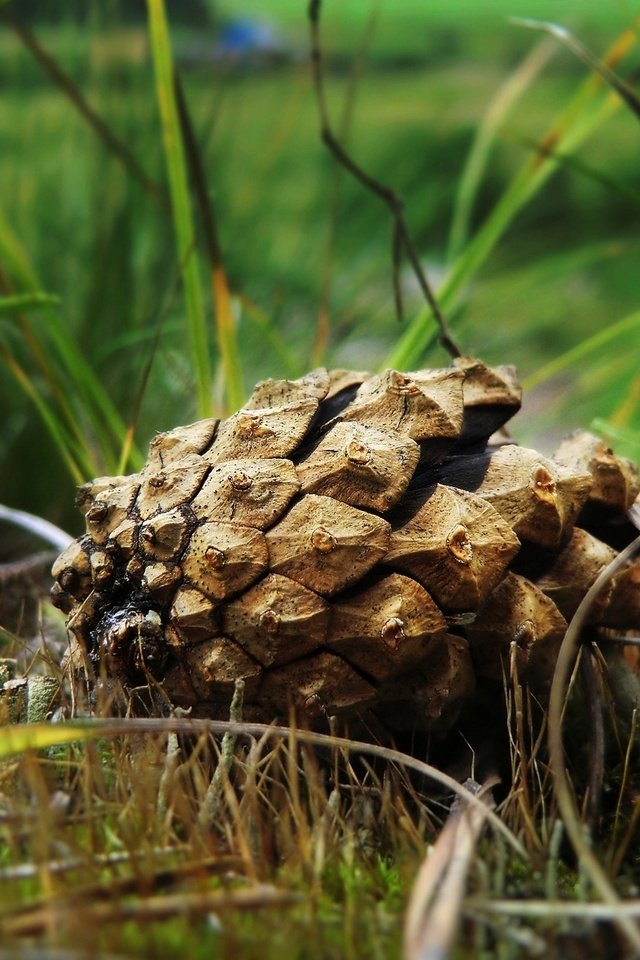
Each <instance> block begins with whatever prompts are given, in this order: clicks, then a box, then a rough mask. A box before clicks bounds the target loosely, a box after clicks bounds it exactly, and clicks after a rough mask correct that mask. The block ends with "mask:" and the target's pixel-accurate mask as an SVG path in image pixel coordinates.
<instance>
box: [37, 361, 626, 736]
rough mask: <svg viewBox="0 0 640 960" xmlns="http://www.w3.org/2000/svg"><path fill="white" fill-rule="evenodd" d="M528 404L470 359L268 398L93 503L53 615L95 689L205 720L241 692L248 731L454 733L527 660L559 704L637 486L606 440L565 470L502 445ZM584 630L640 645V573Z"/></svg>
mask: <svg viewBox="0 0 640 960" xmlns="http://www.w3.org/2000/svg"><path fill="white" fill-rule="evenodd" d="M519 398H520V392H519V387H518V384H517V380H516V376H515V372H514V370H513V368H512V367H496V368H493V369H490V368H488V367H486V366H485V365H484V364H482V363H480V362H479V361H477V360H474V359H472V358H461V359H458V360H456V361H455V362H454V363H453V364H452V366H451V367H450V368H448V369H444V370H423V371H418V372H416V373H410V374H405V373H400V372H398V371H394V370H390V371H387V372H386V373H384V374H382V375H376V376H370V375H368V374H366V373H360V372H351V371H345V370H339V371H332V372H330V373H327V371H325V370H318V371H314V372H313V373H311V374H309V375H308V376H307V377H303V378H302V379H300V380H297V381H288V380H282V381H274V380H267V381H264V382H263V383H261V384H258V385H257V387H256V388H255V390H254V391H253V393H252V395H251V397H250V398H249V399H248V400H247V402H246V404H245V405H244V407H243V408H242V409H241V410H239V411H238V412H237V413H235V414H234V415H233V416H231V417H229V419H227V420H225V421H222V422H220V423H219V422H218V421H216V420H205V421H201V422H198V423H194V424H190V425H188V426H185V427H179V428H177V429H176V430H172V431H169V432H168V433H163V434H159V435H158V436H156V437H155V438H154V440H153V441H152V443H151V445H150V448H149V458H148V461H147V463H146V464H145V467H144V468H143V470H142V471H141V472H140V473H139V474H138V475H136V476H132V477H114V478H109V477H102V478H99V479H98V480H95V481H93V482H92V483H89V484H86V485H85V486H84V487H82V488H81V489H80V491H79V495H78V505H79V507H80V509H81V510H82V512H83V513H84V515H85V518H86V535H85V536H83V537H82V538H80V539H79V540H78V541H77V542H75V543H74V544H72V545H71V546H70V547H69V548H68V550H66V551H65V553H64V554H62V556H61V557H59V558H58V560H57V561H56V563H55V565H54V571H53V572H54V576H55V578H56V581H57V583H56V586H55V587H54V593H53V596H54V601H55V602H56V603H57V604H58V605H59V606H60V607H61V608H62V609H63V610H65V612H67V613H68V614H69V621H68V622H69V628H70V630H71V631H72V632H73V633H74V634H75V639H76V641H77V643H78V644H79V645H80V647H81V648H82V649H83V650H84V651H85V654H86V657H85V659H86V661H87V662H88V663H89V664H90V665H92V667H93V669H94V670H95V671H96V672H98V673H99V672H106V673H107V674H113V675H115V676H117V677H118V678H119V679H120V680H123V681H124V682H125V683H126V684H128V685H130V686H135V685H139V684H144V683H146V682H147V681H149V680H150V679H153V681H154V682H160V683H161V684H162V685H163V687H164V690H165V691H166V694H167V695H168V697H169V698H170V699H171V700H172V701H173V702H174V703H175V704H177V705H180V706H183V707H193V708H194V711H195V713H196V714H199V715H205V716H206V715H209V716H216V717H226V716H227V714H228V707H229V701H230V698H231V695H232V692H233V687H234V683H235V680H236V679H239V678H242V679H243V680H244V681H245V710H246V714H247V716H249V717H257V718H260V719H271V718H274V717H280V718H284V717H286V715H287V712H288V710H289V709H290V707H292V706H294V707H296V708H298V709H299V710H301V711H303V712H304V713H306V715H307V717H308V719H309V720H310V721H311V722H316V721H317V720H319V719H322V718H325V717H326V716H329V715H332V714H338V715H344V716H347V717H349V716H358V715H362V714H364V715H365V717H366V716H370V717H371V716H372V715H375V716H376V717H377V720H378V721H381V722H382V723H383V724H384V725H385V726H386V727H387V728H389V729H391V730H397V731H410V730H414V729H417V730H429V729H433V728H434V727H446V726H447V725H450V724H451V723H452V722H453V721H454V720H455V716H456V713H457V711H458V709H459V707H460V706H461V705H463V704H464V703H466V702H467V701H468V700H469V698H470V697H471V696H472V695H473V690H474V685H475V683H476V681H477V679H478V678H484V677H486V678H492V679H494V680H498V681H499V680H500V678H501V676H502V672H503V670H504V669H507V670H508V669H509V665H510V664H511V663H514V662H515V664H516V665H517V668H518V673H519V676H520V677H521V678H522V679H524V680H526V681H528V682H529V683H530V684H532V685H533V686H534V687H535V688H536V690H538V691H540V692H543V691H544V689H545V687H546V686H547V685H548V683H549V681H550V678H551V674H552V671H553V665H554V662H555V657H556V653H557V650H558V646H559V644H560V642H561V640H562V637H563V634H564V631H565V629H566V624H567V621H568V620H569V619H570V618H571V616H573V614H574V612H575V610H576V608H577V606H578V605H579V603H580V601H581V599H582V598H583V597H584V595H585V593H586V592H587V590H588V589H589V587H590V585H591V584H592V583H593V581H594V580H595V578H596V577H597V575H598V573H599V572H600V570H602V569H603V568H604V566H606V564H607V563H608V562H609V561H610V560H611V559H612V558H613V557H614V556H615V555H616V553H617V550H619V549H620V547H621V546H622V545H623V544H624V543H625V542H628V541H629V540H630V538H631V536H632V530H631V525H630V524H629V523H628V522H627V521H626V519H625V511H626V510H627V509H628V508H629V507H630V505H631V504H632V503H633V502H634V500H635V499H636V497H637V496H638V487H639V484H638V472H637V469H636V468H635V467H634V465H633V464H631V463H630V462H629V461H627V460H623V459H620V458H617V457H616V456H615V455H614V454H613V453H612V452H611V451H610V450H608V449H607V448H606V446H605V445H604V444H603V442H602V441H600V440H598V439H597V438H596V437H592V436H590V435H589V434H584V433H581V434H577V435H574V436H572V437H570V438H568V440H567V441H565V442H564V443H563V444H562V445H561V447H560V448H559V450H558V452H557V454H556V455H555V456H554V457H551V458H549V457H544V456H542V455H541V454H539V453H537V452H536V451H535V450H528V449H526V448H522V447H519V446H517V445H516V444H515V443H512V442H505V438H504V436H501V437H500V441H499V442H498V440H492V434H493V433H494V432H495V431H496V430H498V429H499V428H500V427H502V425H503V424H504V423H505V422H506V421H507V420H508V419H509V418H510V417H511V416H512V415H513V414H514V413H515V412H516V410H517V409H518V407H519V402H520V401H519ZM591 620H592V623H593V624H594V628H595V629H598V628H599V627H600V626H603V627H607V628H615V629H616V630H636V631H637V630H638V628H640V568H639V567H638V565H636V566H632V567H628V568H627V569H625V570H623V571H622V572H621V573H619V574H618V575H617V577H616V578H615V580H614V581H613V583H612V584H611V586H610V588H609V589H608V590H607V591H605V592H604V593H603V595H602V596H601V597H600V598H599V600H598V602H597V604H596V605H595V606H594V607H593V609H592V612H591Z"/></svg>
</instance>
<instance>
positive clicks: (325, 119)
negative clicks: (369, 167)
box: [309, 0, 461, 357]
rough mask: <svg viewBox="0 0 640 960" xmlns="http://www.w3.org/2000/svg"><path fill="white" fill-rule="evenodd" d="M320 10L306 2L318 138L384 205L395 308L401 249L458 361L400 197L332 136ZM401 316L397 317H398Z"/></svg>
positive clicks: (316, 2) (316, 0)
mask: <svg viewBox="0 0 640 960" xmlns="http://www.w3.org/2000/svg"><path fill="white" fill-rule="evenodd" d="M321 6H322V0H310V2H309V22H310V28H311V68H312V72H313V85H314V89H315V93H316V102H317V105H318V114H319V117H320V135H321V137H322V140H323V142H324V143H325V145H326V146H327V147H328V149H329V150H330V152H331V153H332V154H333V156H334V157H335V158H336V160H337V161H338V163H341V164H342V166H343V167H345V169H347V170H348V171H349V173H351V174H352V176H353V177H354V178H355V179H356V180H357V181H358V182H359V183H361V184H362V186H363V187H365V188H366V189H367V190H369V192H370V193H373V194H374V195H375V196H377V197H378V198H379V199H380V200H382V202H383V203H384V204H386V206H387V208H388V210H389V212H390V214H391V216H392V218H393V245H392V266H393V284H394V298H395V302H396V308H398V306H399V304H400V281H399V279H398V265H399V255H398V251H399V249H401V248H404V251H405V253H406V255H407V257H408V259H409V262H410V264H411V266H412V268H413V271H414V273H415V276H416V279H417V281H418V284H419V286H420V289H421V290H422V293H423V295H424V297H425V299H426V301H427V303H428V304H429V307H430V308H431V311H432V313H433V316H434V319H435V321H436V324H437V327H438V331H439V339H440V343H441V345H442V346H443V347H444V349H445V350H446V351H447V352H448V353H449V354H450V355H451V356H452V357H459V356H461V351H460V349H459V348H458V346H457V345H456V343H455V342H454V340H453V339H452V337H451V334H450V333H449V329H448V327H447V323H446V321H445V318H444V315H443V314H442V311H441V310H440V306H439V304H438V301H437V299H436V297H435V294H434V292H433V290H432V288H431V284H430V283H429V280H428V279H427V275H426V272H425V270H424V268H423V266H422V263H421V262H420V257H419V256H418V253H417V251H416V248H415V245H414V243H413V239H412V237H411V234H410V232H409V228H408V227H407V223H406V220H405V218H404V211H403V206H404V205H403V202H402V200H401V199H400V197H399V196H398V195H397V194H396V193H395V191H393V190H392V189H391V188H390V187H388V186H387V185H386V184H384V183H381V182H380V181H379V180H376V178H375V177H372V176H371V174H369V173H367V172H366V171H365V170H363V168H362V167H361V166H359V165H358V164H357V163H356V162H355V160H354V159H353V158H352V157H351V156H350V155H349V154H348V153H347V152H346V150H345V149H344V147H343V146H342V145H341V143H340V142H339V140H337V139H336V137H335V136H334V134H333V132H332V128H331V122H330V119H329V111H328V108H327V101H326V97H325V90H324V72H323V62H322V49H321V45H320V8H321ZM400 315H401V314H400Z"/></svg>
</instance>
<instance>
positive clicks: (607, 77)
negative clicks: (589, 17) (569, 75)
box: [511, 17, 640, 119]
mask: <svg viewBox="0 0 640 960" xmlns="http://www.w3.org/2000/svg"><path fill="white" fill-rule="evenodd" d="M511 23H514V24H516V26H520V27H525V29H527V30H541V31H542V32H543V33H548V34H550V35H551V36H552V37H555V39H556V40H559V41H560V43H563V44H564V45H565V47H567V49H569V50H571V52H572V53H573V54H574V55H575V56H576V57H577V58H578V59H579V60H582V62H583V63H584V64H586V65H587V66H588V67H589V69H590V70H594V71H595V72H596V73H599V74H600V76H601V77H602V79H603V80H604V81H605V83H608V84H609V86H610V87H611V88H612V89H613V90H615V91H616V93H618V94H619V95H620V96H621V97H622V99H623V100H624V102H625V103H626V104H627V106H628V107H629V109H630V110H631V111H632V113H634V114H635V115H636V117H637V118H638V119H640V100H638V98H637V96H636V94H635V91H634V90H633V89H632V88H631V87H630V86H629V85H628V83H626V81H624V80H622V79H621V78H620V77H618V76H617V75H616V74H615V73H614V72H613V70H610V69H609V67H608V66H607V64H606V63H603V62H602V60H599V59H598V58H597V57H596V56H594V54H593V53H591V51H590V50H588V49H587V48H586V47H585V46H584V44H582V43H580V41H579V40H578V39H576V37H574V35H573V34H572V33H571V31H570V30H567V28H566V27H561V26H560V25H559V24H557V23H549V22H548V21H543V20H527V19H523V18H520V17H512V18H511Z"/></svg>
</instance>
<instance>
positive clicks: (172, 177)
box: [147, 0, 213, 417]
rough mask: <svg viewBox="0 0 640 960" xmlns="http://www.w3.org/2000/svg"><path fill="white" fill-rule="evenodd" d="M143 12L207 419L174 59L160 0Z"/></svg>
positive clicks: (204, 348)
mask: <svg viewBox="0 0 640 960" xmlns="http://www.w3.org/2000/svg"><path fill="white" fill-rule="evenodd" d="M147 10H148V15H149V30H150V36H151V51H152V56H153V64H154V72H155V78H156V95H157V99H158V106H159V109H160V119H161V123H162V137H163V143H164V152H165V160H166V164H167V172H168V177H169V190H170V194H171V208H172V214H173V224H174V231H175V236H176V244H177V250H178V261H179V263H180V269H181V271H182V277H183V281H184V291H185V303H186V309H187V319H188V326H189V337H190V345H191V357H192V362H193V365H194V371H195V377H196V392H197V401H198V411H199V413H200V416H202V417H207V416H211V412H212V392H213V382H212V374H211V361H210V357H209V338H208V335H207V325H206V319H205V312H204V305H203V296H202V288H201V285H200V274H199V268H198V256H197V250H196V236H195V229H194V224H193V219H192V216H191V203H190V198H189V187H188V182H187V168H186V161H185V153H184V145H183V142H182V135H181V129H180V120H179V116H178V108H177V104H176V99H175V88H174V72H173V58H172V53H171V42H170V39H169V29H168V24H167V16H166V11H165V5H164V0H147Z"/></svg>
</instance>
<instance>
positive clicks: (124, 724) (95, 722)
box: [0, 717, 529, 860]
mask: <svg viewBox="0 0 640 960" xmlns="http://www.w3.org/2000/svg"><path fill="white" fill-rule="evenodd" d="M293 732H294V735H295V740H296V741H297V742H298V743H308V744H312V745H314V746H317V747H325V748H332V749H335V750H345V751H347V752H349V753H363V754H368V755H369V756H373V757H379V758H380V759H381V760H386V761H387V762H388V763H394V764H397V765H398V766H401V767H406V768H407V769H409V770H413V771H414V772H415V773H418V774H420V775H421V776H423V777H427V778H428V779H429V780H433V781H435V782H436V783H438V784H439V785H440V786H442V787H444V788H445V789H446V790H450V791H451V792H452V793H455V794H456V796H458V797H461V798H462V800H463V801H464V802H465V803H467V804H468V805H469V807H471V808H474V809H479V810H480V811H482V813H483V815H484V816H485V817H486V818H487V821H488V823H489V824H490V825H491V826H492V827H493V828H494V830H496V831H497V832H498V833H501V834H502V836H503V837H504V838H505V839H506V840H507V842H508V843H509V844H510V846H511V847H512V849H513V850H514V851H515V852H516V853H518V854H519V855H520V856H521V857H522V858H523V859H524V860H528V859H529V856H528V854H527V852H526V850H525V848H524V847H523V846H522V844H521V843H520V841H519V840H518V839H517V837H515V836H514V834H513V833H512V832H511V830H509V828H508V827H507V826H506V824H505V823H503V821H502V820H501V819H500V817H498V816H497V815H496V814H495V813H493V811H491V810H489V809H488V808H487V805H486V803H485V802H484V800H483V799H482V798H480V797H476V796H474V795H473V794H472V793H470V792H469V791H468V790H467V789H466V787H464V786H463V785H462V784H461V783H459V782H458V781H457V780H455V779H454V778H453V777H451V776H449V774H447V773H444V772H443V771H442V770H439V769H438V768H437V767H434V766H432V764H430V763H426V762H425V761H424V760H419V759H418V758H417V757H412V756H410V755H409V754H406V753H402V752H401V751H400V750H394V749H392V748H391V747H383V746H381V745H380V744H377V743H366V742H364V741H361V740H350V739H349V738H347V737H335V736H330V735H329V734H326V733H315V732H314V731H311V730H299V729H296V730H295V731H293ZM134 733H137V734H140V733H182V734H185V735H190V736H197V735H198V734H204V735H208V734H217V735H224V734H229V735H230V736H238V737H264V739H265V740H266V739H271V738H283V737H284V738H286V739H290V738H291V736H292V728H291V727H284V726H276V725H271V724H267V723H234V722H232V721H229V720H204V719H202V720H201V719H193V720H191V719H190V720H185V719H182V718H179V717H166V718H162V719H153V718H147V717H141V718H136V717H128V718H121V719H108V720H103V719H87V720H71V721H69V722H67V723H64V724H56V725H55V726H52V725H50V724H32V725H30V726H29V727H28V728H25V727H22V728H20V727H7V728H5V729H2V730H1V731H0V756H2V757H8V756H11V755H15V754H18V753H22V752H24V751H25V750H28V749H40V748H42V747H43V746H51V745H53V744H61V743H70V742H73V741H82V740H93V739H96V738H98V737H110V736H112V737H117V736H125V735H127V734H134Z"/></svg>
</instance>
